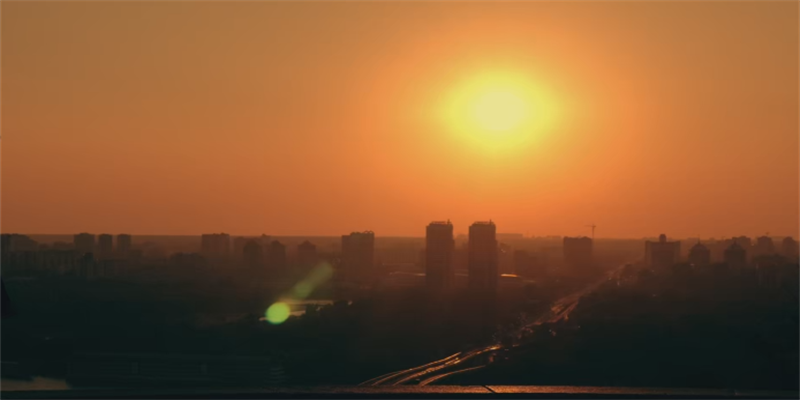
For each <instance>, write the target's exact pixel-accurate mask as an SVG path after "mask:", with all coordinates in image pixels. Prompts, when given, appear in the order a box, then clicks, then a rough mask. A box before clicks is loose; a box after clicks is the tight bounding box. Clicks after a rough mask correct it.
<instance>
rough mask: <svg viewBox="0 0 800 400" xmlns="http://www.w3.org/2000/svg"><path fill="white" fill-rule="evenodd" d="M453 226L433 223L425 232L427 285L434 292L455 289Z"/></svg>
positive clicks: (444, 223) (448, 222)
mask: <svg viewBox="0 0 800 400" xmlns="http://www.w3.org/2000/svg"><path fill="white" fill-rule="evenodd" d="M454 249H455V240H454V239H453V224H451V223H450V221H449V220H448V221H447V222H431V223H430V224H429V225H428V227H427V228H426V230H425V276H426V278H425V279H426V281H427V285H428V287H429V288H431V289H434V290H446V289H451V288H453V286H454V284H455V276H456V275H455V269H454V268H453V251H454Z"/></svg>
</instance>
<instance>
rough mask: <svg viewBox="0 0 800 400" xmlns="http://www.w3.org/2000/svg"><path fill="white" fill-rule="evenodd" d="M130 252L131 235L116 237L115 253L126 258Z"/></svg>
mask: <svg viewBox="0 0 800 400" xmlns="http://www.w3.org/2000/svg"><path fill="white" fill-rule="evenodd" d="M130 252H131V235H128V234H124V233H123V234H120V235H117V253H118V254H119V255H120V256H122V257H127V256H128V254H130Z"/></svg>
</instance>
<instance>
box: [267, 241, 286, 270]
mask: <svg viewBox="0 0 800 400" xmlns="http://www.w3.org/2000/svg"><path fill="white" fill-rule="evenodd" d="M267 265H268V266H269V268H271V269H275V270H283V269H285V268H286V246H285V245H284V244H283V243H281V242H279V241H277V240H273V241H272V243H270V244H269V247H268V248H267Z"/></svg>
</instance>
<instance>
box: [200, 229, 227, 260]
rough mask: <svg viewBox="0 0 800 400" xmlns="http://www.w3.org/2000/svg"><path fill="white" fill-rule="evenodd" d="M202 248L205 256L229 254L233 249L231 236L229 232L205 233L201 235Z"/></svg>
mask: <svg viewBox="0 0 800 400" xmlns="http://www.w3.org/2000/svg"><path fill="white" fill-rule="evenodd" d="M200 250H201V251H200V252H201V254H202V255H203V256H204V257H209V256H211V257H225V256H228V255H230V250H231V237H230V235H228V234H227V233H211V234H204V235H203V236H202V237H201V244H200Z"/></svg>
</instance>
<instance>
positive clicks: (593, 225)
mask: <svg viewBox="0 0 800 400" xmlns="http://www.w3.org/2000/svg"><path fill="white" fill-rule="evenodd" d="M586 227H587V228H592V240H594V228H597V225H595V224H591V225H586Z"/></svg>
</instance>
